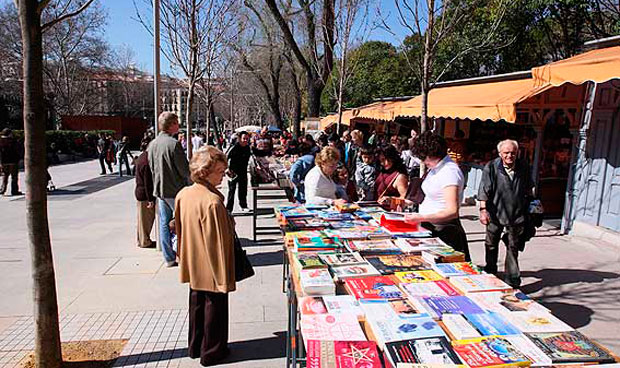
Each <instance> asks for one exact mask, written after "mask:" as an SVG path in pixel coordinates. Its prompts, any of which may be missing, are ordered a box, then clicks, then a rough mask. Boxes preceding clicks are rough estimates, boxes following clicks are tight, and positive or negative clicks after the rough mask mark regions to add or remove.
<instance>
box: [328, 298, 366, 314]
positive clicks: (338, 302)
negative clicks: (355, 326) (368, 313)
mask: <svg viewBox="0 0 620 368" xmlns="http://www.w3.org/2000/svg"><path fill="white" fill-rule="evenodd" d="M323 303H325V307H326V308H327V312H328V313H331V314H339V313H346V314H351V315H354V316H358V317H362V316H363V315H364V311H363V310H362V308H361V307H360V303H359V301H358V300H357V299H355V298H354V297H352V296H351V295H325V296H323Z"/></svg>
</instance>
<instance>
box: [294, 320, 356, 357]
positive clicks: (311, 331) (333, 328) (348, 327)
mask: <svg viewBox="0 0 620 368" xmlns="http://www.w3.org/2000/svg"><path fill="white" fill-rule="evenodd" d="M300 320H301V334H302V336H303V338H304V341H305V342H306V343H307V341H308V340H319V341H366V340H367V339H366V335H364V332H363V331H362V327H361V326H360V324H359V322H358V320H357V317H356V316H352V315H348V314H311V315H301V318H300ZM306 350H307V346H306Z"/></svg>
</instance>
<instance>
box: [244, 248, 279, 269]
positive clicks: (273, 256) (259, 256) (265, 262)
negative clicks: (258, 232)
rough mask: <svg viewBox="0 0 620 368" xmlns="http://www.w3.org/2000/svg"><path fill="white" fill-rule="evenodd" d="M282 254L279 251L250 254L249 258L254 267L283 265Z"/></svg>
mask: <svg viewBox="0 0 620 368" xmlns="http://www.w3.org/2000/svg"><path fill="white" fill-rule="evenodd" d="M282 252H283V251H281V250H278V251H275V252H265V253H255V254H248V258H250V263H252V266H254V267H261V266H273V265H281V264H282V257H283V255H282Z"/></svg>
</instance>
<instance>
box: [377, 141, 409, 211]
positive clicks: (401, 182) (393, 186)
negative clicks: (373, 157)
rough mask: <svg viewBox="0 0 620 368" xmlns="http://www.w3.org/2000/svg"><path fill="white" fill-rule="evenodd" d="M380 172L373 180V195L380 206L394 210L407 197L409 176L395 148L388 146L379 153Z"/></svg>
mask: <svg viewBox="0 0 620 368" xmlns="http://www.w3.org/2000/svg"><path fill="white" fill-rule="evenodd" d="M379 164H380V165H381V171H380V172H379V174H378V175H377V179H376V180H375V194H374V197H375V198H377V200H378V201H379V203H381V205H383V206H385V207H388V208H390V209H391V210H395V209H396V207H397V206H400V205H401V204H402V202H403V201H404V199H405V196H406V195H407V188H408V186H409V174H408V173H407V168H406V167H405V164H404V163H403V160H402V159H401V158H400V153H398V150H396V147H394V146H392V145H389V146H386V147H384V148H382V149H381V150H380V151H379Z"/></svg>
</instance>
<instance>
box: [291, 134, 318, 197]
mask: <svg viewBox="0 0 620 368" xmlns="http://www.w3.org/2000/svg"><path fill="white" fill-rule="evenodd" d="M311 151H312V147H311V146H310V145H309V144H307V143H302V144H301V145H299V155H300V157H299V158H298V159H297V161H295V163H294V164H293V166H291V170H290V172H289V179H290V180H291V183H293V185H294V186H295V193H294V196H295V199H296V200H297V202H299V203H304V202H305V199H306V198H305V189H304V181H305V179H306V175H307V174H308V172H309V171H310V169H312V168H313V167H314V155H313V154H312V153H311Z"/></svg>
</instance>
